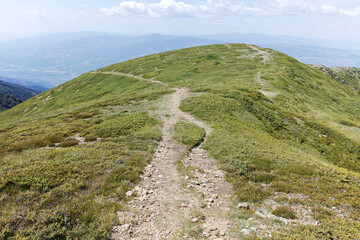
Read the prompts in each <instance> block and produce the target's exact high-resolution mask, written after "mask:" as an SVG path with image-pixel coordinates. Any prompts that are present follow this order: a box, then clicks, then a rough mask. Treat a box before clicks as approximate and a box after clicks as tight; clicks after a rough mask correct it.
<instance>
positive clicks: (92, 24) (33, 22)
mask: <svg viewBox="0 0 360 240" xmlns="http://www.w3.org/2000/svg"><path fill="white" fill-rule="evenodd" d="M0 29H1V34H0V40H1V41H4V40H10V39H15V38H21V37H26V36H31V35H37V34H44V33H57V32H74V31H104V32H112V33H121V34H132V35H134V34H136V35H137V34H147V33H155V32H156V33H163V34H176V35H180V34H186V35H194V34H208V33H232V32H241V33H263V34H269V35H292V36H299V37H313V38H324V39H353V40H356V41H360V30H359V29H360V1H359V0H253V1H249V0H199V1H190V0H128V1H119V0H103V1H100V0H98V1H95V0H61V1H59V0H33V1H25V0H0Z"/></svg>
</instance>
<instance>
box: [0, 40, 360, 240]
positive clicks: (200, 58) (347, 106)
mask: <svg viewBox="0 0 360 240" xmlns="http://www.w3.org/2000/svg"><path fill="white" fill-rule="evenodd" d="M184 88H185V89H188V92H186V91H185V92H186V94H185V93H184V94H182V95H181V97H182V98H181V100H182V101H181V103H180V99H179V104H180V106H179V108H180V110H181V111H182V112H183V113H184V114H185V115H184V114H180V115H177V114H178V113H179V112H178V111H180V110H176V109H175V112H171V111H169V110H168V109H169V108H171V106H172V104H171V103H172V101H171V99H172V96H176V95H174V94H176V93H179V89H184ZM180 92H181V91H180ZM169 99H170V100H169ZM359 101H360V96H359V94H358V93H357V92H356V91H355V90H353V89H351V88H349V87H348V86H345V85H343V84H342V83H340V82H338V81H337V80H336V79H333V78H331V77H329V76H327V75H326V74H324V73H322V72H320V71H318V70H316V69H314V68H312V67H310V66H308V65H305V64H302V63H300V62H298V61H296V60H295V59H293V58H290V57H288V56H286V55H284V54H282V53H279V52H275V51H273V50H270V49H262V48H258V47H256V46H249V45H242V44H228V45H211V46H201V47H193V48H188V49H182V50H177V51H171V52H165V53H160V54H155V55H151V56H146V57H143V58H138V59H134V60H130V61H127V62H123V63H119V64H115V65H111V66H109V67H105V68H102V69H99V70H97V71H95V72H90V73H87V74H84V75H82V76H80V77H78V78H76V79H74V80H72V81H70V82H67V83H65V84H63V85H61V86H58V87H56V88H54V89H52V90H50V91H47V92H45V93H43V94H40V95H39V96H37V97H34V98H33V99H31V100H29V101H26V102H24V103H22V104H20V105H18V106H15V107H14V108H12V109H10V110H8V111H6V114H5V113H2V114H0V121H1V122H2V123H3V124H2V125H1V126H0V139H1V141H0V154H1V158H0V166H1V167H0V173H1V174H0V193H1V198H0V201H1V203H2V204H1V207H0V210H1V211H2V213H3V215H2V218H1V219H0V226H1V228H2V229H3V230H2V232H1V234H2V236H1V237H2V238H10V237H14V238H20V237H25V238H26V237H30V238H37V239H49V238H50V239H59V238H66V237H68V238H90V239H96V238H98V239H103V238H105V237H109V236H111V237H112V238H114V239H116V238H117V236H118V235H117V234H118V233H119V231H120V232H121V231H122V230H124V229H125V230H124V233H123V234H130V233H129V231H134V234H137V229H138V228H140V229H141V227H142V226H146V222H147V221H150V223H153V224H151V226H154V227H155V228H156V229H155V230H159V231H158V232H157V231H155V232H153V233H152V235H151V231H149V233H148V234H150V237H149V238H150V239H151V236H153V237H156V236H159V235H158V234H160V236H167V237H177V236H178V237H183V238H194V239H199V238H208V237H209V235H208V234H217V233H216V230H215V231H210V230H211V229H213V227H212V226H209V225H211V222H212V219H214V218H213V215H211V214H212V212H211V209H216V208H217V207H221V206H222V205H221V203H220V201H218V200H216V199H217V198H215V197H213V199H208V193H207V192H203V193H202V192H201V191H200V190H201V189H199V188H201V187H202V186H203V185H204V186H205V187H206V186H208V185H207V184H210V182H211V181H214V180H213V179H206V177H205V176H204V175H206V176H212V175H211V174H214V173H213V172H212V173H209V174H204V172H205V171H207V169H205V166H204V165H199V166H200V167H196V164H195V165H192V164H194V163H191V161H193V162H197V161H200V163H201V164H204V162H206V161H210V162H211V160H210V158H208V157H206V154H203V153H198V154H199V155H197V152H195V154H194V152H192V151H193V150H192V148H193V147H195V146H197V145H198V144H201V142H202V139H203V138H204V131H205V130H202V128H207V127H206V126H209V128H211V129H212V130H213V131H205V132H206V138H205V142H204V143H203V144H202V145H201V148H200V149H199V150H202V151H203V150H206V151H207V152H208V154H209V157H211V158H213V159H215V160H216V162H217V165H218V166H219V168H220V169H221V170H222V171H224V172H226V180H227V181H228V182H229V183H231V185H232V198H231V201H232V206H230V210H229V212H228V213H227V214H224V216H223V217H226V218H227V221H228V222H229V224H230V225H231V226H232V227H231V228H228V229H227V230H226V232H221V231H220V232H218V233H219V234H224V235H225V236H226V237H229V238H244V237H245V238H254V239H256V236H255V235H257V237H260V238H264V239H265V238H269V237H270V236H272V237H271V238H273V239H329V238H334V239H336V238H338V239H353V238H359V237H360V231H359V229H360V222H359V217H360V206H359V202H358V199H359V197H360V195H359V193H360V186H359V183H360V173H359V171H360V144H359V142H360V126H359V125H358V123H359V122H360V106H359V104H358V103H359ZM175 105H176V104H175ZM185 116H190V117H185ZM194 119H195V120H194ZM200 122H202V123H203V125H200V124H199V123H200ZM162 123H163V126H162ZM194 123H198V124H195V125H194ZM345 123H346V124H345ZM166 129H168V130H167V131H166ZM169 131H170V132H172V133H171V134H172V135H173V136H174V139H177V141H178V142H179V143H174V142H172V144H173V145H171V146H173V147H169V149H167V148H166V147H164V145H163V143H164V141H165V142H166V141H169V142H171V141H173V140H171V137H170V135H168V133H169ZM164 133H167V135H164ZM90 141H93V142H90ZM159 142H160V143H159ZM180 143H183V144H184V146H183V147H181V145H179V144H180ZM157 145H158V150H159V149H163V151H160V152H159V151H156V152H155V149H156V146H157ZM189 149H190V150H189ZM195 149H196V148H195ZM154 152H155V154H154ZM161 152H164V154H171V153H177V154H179V155H177V156H178V158H171V164H170V165H165V166H169V169H168V172H174V173H176V172H178V174H177V175H178V176H177V175H176V176H172V177H169V178H168V176H167V175H162V174H155V173H156V170H159V169H156V170H154V167H155V168H157V167H159V165H158V162H157V160H156V159H157V156H158V154H161ZM169 152H170V153H169ZM188 154H189V155H188ZM153 155H154V156H155V157H154V165H155V166H150V165H149V166H148V167H147V168H146V169H144V167H145V166H146V165H147V164H148V163H149V162H150V160H151V158H152V156H153ZM165 156H167V155H165ZM184 156H185V157H184ZM196 156H198V157H202V158H200V159H199V158H197V157H196ZM183 157H184V158H183ZM166 159H168V158H166V157H165V158H164V159H162V158H160V166H161V165H162V164H161V161H165V160H166ZM178 159H180V160H179V161H177V160H178ZM189 159H190V160H189ZM191 159H194V160H191ZM164 163H165V162H164ZM149 169H153V173H152V174H150V175H149V174H148V173H149ZM143 171H144V172H145V173H146V174H145V176H143V177H140V174H141V172H143ZM211 171H217V170H211ZM150 173H151V172H150ZM164 174H166V172H165V173H164ZM60 176H61V177H60ZM214 176H215V175H214ZM219 176H220V177H222V174H218V177H219ZM141 179H142V180H141ZM146 179H147V180H146ZM199 179H202V180H204V181H199ZM140 180H141V181H140ZM139 181H140V183H139ZM145 181H151V184H154V185H151V187H150V186H149V187H150V189H145V190H146V191H145V193H144V192H143V191H141V193H139V191H137V190H139V189H138V188H137V190H136V189H135V191H136V192H137V194H139V196H138V197H137V196H136V194H135V193H134V192H130V193H129V190H131V189H133V188H134V186H135V185H136V184H139V185H138V187H139V186H144V187H146V184H145V185H144V182H145ZM166 181H169V183H171V185H172V184H175V185H174V186H182V191H184V192H180V193H179V195H177V194H173V196H175V197H176V196H179V197H184V196H189V199H197V200H196V201H195V200H191V207H190V206H189V204H187V203H186V202H182V201H183V199H182V198H181V199H179V200H178V201H179V202H177V201H176V200H174V201H173V202H172V201H170V202H168V203H167V202H165V203H163V202H161V201H160V202H159V201H154V202H151V199H152V197H151V196H153V197H154V199H158V198H160V199H162V198H161V194H162V193H164V194H166V193H167V189H168V188H167V185H170V184H165V183H166ZM219 182H221V181H219ZM176 184H180V185H176ZM198 184H199V185H198ZM149 185H150V183H149ZM156 187H159V189H160V190H161V189H162V190H163V191H159V189H158V188H156ZM150 190H151V191H152V193H151V191H150ZM170 190H171V189H170ZM175 192H176V191H175ZM187 194H188V195H187ZM132 195H135V197H132ZM169 196H172V195H170V194H169ZM164 199H165V200H166V198H164ZM129 200H132V201H130V202H129ZM139 201H140V202H141V201H147V203H149V204H154V206H157V204H159V205H158V208H156V209H160V210H164V211H163V212H167V213H168V214H169V215H170V216H171V217H174V218H171V219H172V220H173V221H172V222H174V223H175V226H174V228H173V227H172V229H175V230H174V231H171V232H170V233H169V232H164V231H163V230H162V228H161V226H163V225H162V224H161V223H164V221H165V223H167V222H166V221H169V219H167V216H166V215H164V216H165V217H164V218H162V217H163V215H161V214H162V213H161V212H160V213H159V215H160V216H161V218H160V219H159V218H157V217H156V214H155V215H154V213H153V212H151V209H153V208H152V207H150V205H149V206H148V205H139V206H138V205H137V203H138V202H139ZM184 201H186V199H184ZM189 201H190V200H189ZM221 201H222V200H221ZM224 201H225V200H224ZM227 201H230V199H227ZM166 203H167V204H168V205H166ZM239 203H241V205H240V207H239V208H237V207H236V206H237V205H238V204H239ZM183 204H184V205H183ZM201 204H202V205H201ZM223 204H225V203H223ZM134 205H135V207H136V206H138V207H140V206H141V209H138V210H137V211H135V210H134V211H132V209H133V207H134ZM167 206H169V207H170V210H169V211H165V210H166V209H167V208H166V207H167ZM194 206H195V207H196V208H193V207H194ZM197 206H199V207H197ZM201 206H203V207H207V206H208V207H209V208H205V209H203V208H201ZM179 207H180V209H179ZM146 209H148V210H146ZM207 209H210V210H207ZM220 209H221V208H220ZM224 209H225V208H224ZM148 211H149V212H148ZM116 212H117V215H116ZM182 212H185V213H187V212H189V213H190V214H189V215H188V216H184V217H183V218H181V217H179V216H182V215H181V213H182ZM134 213H138V214H134ZM213 213H215V212H213ZM225 213H226V211H225ZM143 214H145V216H143ZM146 214H148V215H146ZM137 217H140V218H137ZM142 217H144V218H142ZM194 219H196V220H194ZM219 219H220V217H218V218H216V217H215V220H219ZM127 221H130V222H127ZM223 222H225V223H226V221H221V223H223ZM215 223H216V221H215ZM118 224H120V225H119V226H120V227H115V228H112V227H113V226H116V225H118ZM121 224H122V225H121ZM133 225H134V226H133ZM219 226H222V224H219ZM208 227H209V231H208ZM111 229H112V231H110V230H111ZM151 230H152V229H151ZM164 234H165V235H164ZM34 236H35V237H34ZM49 236H50V237H49ZM144 236H145V232H144V235H143V236H139V235H135V237H138V238H141V237H144Z"/></svg>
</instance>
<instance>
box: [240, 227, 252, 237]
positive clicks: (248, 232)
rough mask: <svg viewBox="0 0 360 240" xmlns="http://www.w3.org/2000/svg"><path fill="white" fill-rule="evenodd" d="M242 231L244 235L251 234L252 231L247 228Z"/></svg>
mask: <svg viewBox="0 0 360 240" xmlns="http://www.w3.org/2000/svg"><path fill="white" fill-rule="evenodd" d="M240 232H241V233H242V235H244V236H247V235H249V234H250V231H249V230H247V229H242V230H241V231H240Z"/></svg>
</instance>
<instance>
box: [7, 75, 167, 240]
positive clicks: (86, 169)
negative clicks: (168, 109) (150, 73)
mask: <svg viewBox="0 0 360 240" xmlns="http://www.w3.org/2000/svg"><path fill="white" fill-rule="evenodd" d="M95 80H96V81H99V82H96V81H95ZM83 81H91V82H92V83H93V84H94V85H98V88H101V85H104V86H106V84H107V83H109V84H110V85H111V90H112V92H108V93H107V94H104V95H102V96H100V97H99V93H94V92H93V86H92V85H91V84H87V85H81V82H83ZM104 82H105V83H104ZM112 82H113V83H112ZM87 88H88V89H87ZM76 89H81V91H78V93H80V92H83V93H82V95H83V96H82V98H80V99H79V100H75V98H73V97H75V96H73V95H74V94H75V95H76V91H77V90H76ZM167 92H169V91H168V90H166V89H164V88H161V87H158V86H153V85H152V84H148V83H146V82H139V81H137V80H134V79H128V78H123V77H116V78H114V77H112V76H95V75H93V74H87V75H83V76H81V77H79V78H78V79H75V80H74V81H71V82H68V83H66V84H64V85H63V86H60V87H57V88H55V89H53V90H51V91H48V92H46V93H44V94H42V95H40V96H38V97H36V98H34V99H32V100H29V101H27V102H25V103H23V104H22V105H19V106H16V107H15V108H13V109H11V110H9V111H7V112H6V113H5V114H2V115H1V116H0V118H1V119H2V122H3V123H4V124H3V125H2V126H1V127H0V139H1V140H0V202H1V204H0V206H1V207H0V211H1V218H0V229H1V231H0V238H1V239H20V238H26V239H104V238H106V237H107V236H108V235H109V231H110V228H111V227H112V226H114V225H116V224H117V222H118V219H117V217H116V211H117V210H121V209H123V207H124V206H123V204H122V203H121V201H122V200H123V199H124V198H125V193H126V191H128V190H129V189H131V188H132V187H133V186H134V184H136V183H137V181H139V176H140V174H141V172H142V169H143V168H144V166H146V165H147V164H148V162H149V161H150V159H151V158H152V154H153V152H154V149H155V147H156V143H157V141H158V140H160V122H159V121H158V120H156V119H155V118H153V117H151V116H150V115H149V114H148V113H147V111H148V110H150V109H148V107H146V106H144V104H143V105H141V106H139V104H138V102H140V101H146V102H147V104H149V106H150V105H151V102H153V101H156V99H158V98H159V97H161V96H162V95H164V94H165V93H167ZM94 94H95V95H94ZM48 95H51V96H53V97H52V98H51V99H50V100H48V101H46V102H45V101H43V99H46V98H47V96H48ZM66 96H68V99H69V100H68V99H67V97H66ZM94 96H97V97H94ZM78 97H79V96H78ZM76 99H77V97H76ZM29 106H31V107H29ZM35 106H37V108H38V109H37V110H36V109H35V110H34V111H35V113H31V111H32V110H33V109H34V108H35ZM129 107H131V109H132V110H127V111H123V110H122V108H129ZM5 119H7V120H5ZM8 119H11V121H9V120H8ZM77 133H79V134H80V135H82V136H85V140H86V141H94V140H96V139H97V137H101V138H103V139H102V140H101V142H95V143H93V144H85V145H77V143H78V142H77V141H75V139H74V138H73V137H74V136H75V135H76V134H77ZM55 143H60V144H59V145H58V147H63V148H61V149H51V148H50V149H47V148H44V147H46V146H51V147H53V146H55Z"/></svg>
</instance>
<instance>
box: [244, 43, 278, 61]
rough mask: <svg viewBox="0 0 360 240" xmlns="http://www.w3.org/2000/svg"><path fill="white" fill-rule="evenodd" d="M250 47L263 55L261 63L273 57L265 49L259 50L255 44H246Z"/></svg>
mask: <svg viewBox="0 0 360 240" xmlns="http://www.w3.org/2000/svg"><path fill="white" fill-rule="evenodd" d="M248 46H249V47H250V48H251V49H253V50H255V51H257V52H258V53H259V54H261V55H262V57H263V63H264V64H266V63H268V62H270V61H272V60H273V57H272V56H271V55H270V53H268V52H267V51H264V50H261V49H260V48H258V47H257V46H254V45H248Z"/></svg>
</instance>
